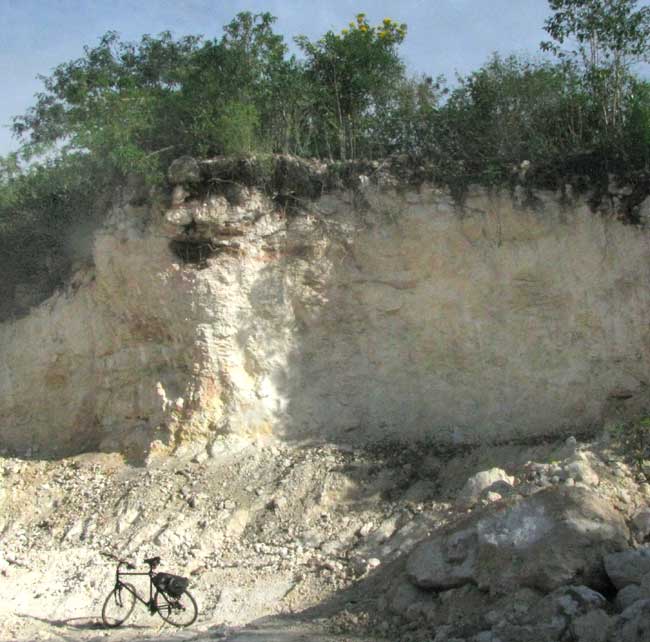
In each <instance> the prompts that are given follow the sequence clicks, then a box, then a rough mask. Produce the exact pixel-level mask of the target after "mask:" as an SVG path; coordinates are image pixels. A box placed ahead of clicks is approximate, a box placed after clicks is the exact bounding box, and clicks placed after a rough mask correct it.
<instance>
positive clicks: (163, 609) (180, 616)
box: [156, 591, 199, 627]
mask: <svg viewBox="0 0 650 642" xmlns="http://www.w3.org/2000/svg"><path fill="white" fill-rule="evenodd" d="M156 610H157V611H158V615H160V617H161V618H162V619H163V620H165V622H169V623H170V624H172V625H173V626H178V627H183V626H190V624H194V622H195V621H196V616H197V615H198V613H199V609H198V607H197V606H196V600H195V599H194V598H193V597H192V595H191V593H190V592H189V591H184V592H183V594H182V595H181V596H180V597H172V596H171V595H167V593H163V592H162V591H158V593H156Z"/></svg>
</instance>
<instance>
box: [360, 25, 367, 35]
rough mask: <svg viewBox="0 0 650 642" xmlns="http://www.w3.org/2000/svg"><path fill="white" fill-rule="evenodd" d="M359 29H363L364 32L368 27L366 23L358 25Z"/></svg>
mask: <svg viewBox="0 0 650 642" xmlns="http://www.w3.org/2000/svg"><path fill="white" fill-rule="evenodd" d="M359 31H363V32H364V33H365V32H366V31H368V27H367V25H361V26H360V27H359Z"/></svg>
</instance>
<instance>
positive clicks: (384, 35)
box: [379, 31, 388, 38]
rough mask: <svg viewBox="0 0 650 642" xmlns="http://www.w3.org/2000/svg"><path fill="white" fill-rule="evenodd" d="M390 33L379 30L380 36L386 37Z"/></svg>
mask: <svg viewBox="0 0 650 642" xmlns="http://www.w3.org/2000/svg"><path fill="white" fill-rule="evenodd" d="M387 35H388V34H387V33H386V32H385V31H380V32H379V37H380V38H385V37H386V36H387Z"/></svg>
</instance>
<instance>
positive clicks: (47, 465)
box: [0, 436, 650, 642]
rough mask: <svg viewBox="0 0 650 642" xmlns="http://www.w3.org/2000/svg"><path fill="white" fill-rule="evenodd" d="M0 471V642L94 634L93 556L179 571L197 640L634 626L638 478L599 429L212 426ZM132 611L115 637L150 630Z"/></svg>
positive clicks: (4, 463) (648, 513) (638, 619)
mask: <svg viewBox="0 0 650 642" xmlns="http://www.w3.org/2000/svg"><path fill="white" fill-rule="evenodd" d="M506 462H507V463H506ZM0 484H1V485H0V506H1V508H2V511H1V513H0V532H1V533H2V539H1V540H0V590H1V591H2V594H3V596H4V598H3V602H4V604H3V606H4V608H5V609H6V612H7V613H8V616H7V617H6V618H5V619H3V621H2V622H0V639H2V640H14V639H46V638H49V639H57V638H60V639H66V640H71V639H91V638H93V636H96V635H97V631H96V630H95V628H94V623H96V622H97V617H98V615H99V613H100V611H101V605H102V602H103V600H104V598H105V596H106V594H107V593H108V592H109V590H110V588H111V584H112V574H113V573H114V567H111V566H110V565H107V564H106V562H105V560H104V559H103V558H102V557H101V556H100V553H101V552H102V551H111V552H113V553H116V554H118V555H120V556H122V557H126V558H129V559H132V560H134V561H136V562H141V561H142V559H144V557H146V556H150V555H154V554H155V555H160V556H161V557H162V558H163V561H164V562H165V566H164V567H163V569H162V570H168V571H171V572H177V573H180V574H184V575H187V576H189V577H190V579H191V590H192V592H193V594H194V595H195V596H196V597H197V599H198V602H199V608H200V618H199V621H198V623H197V625H196V626H195V628H194V631H195V632H196V635H199V638H197V639H204V638H202V637H200V636H201V635H205V639H210V638H211V637H215V636H216V635H221V636H222V639H225V638H226V637H228V636H237V635H238V633H237V630H239V629H241V627H245V626H246V625H247V624H249V623H251V622H255V621H256V620H259V618H262V617H265V616H273V615H278V614H282V615H283V616H287V615H289V614H294V615H295V616H296V617H298V618H302V619H304V620H309V621H310V622H311V623H312V624H313V623H314V622H318V623H319V624H318V625H319V626H320V627H321V628H322V629H323V630H324V631H327V632H328V634H345V635H347V636H352V635H354V636H361V638H363V639H368V640H378V639H389V640H403V641H404V642H406V641H408V640H413V641H415V640H418V641H420V640H421V641H432V640H435V642H443V641H448V642H451V641H456V642H459V641H461V640H462V641H464V642H526V641H527V640H530V641H531V642H533V640H534V641H535V642H545V641H547V642H554V641H556V640H557V641H560V640H575V641H578V642H587V641H589V642H599V641H601V642H606V641H611V642H613V641H614V640H616V641H617V642H642V641H643V642H647V640H648V639H649V638H648V631H649V630H650V628H649V627H650V550H649V549H646V548H645V544H646V542H647V541H648V539H649V538H650V509H649V508H648V505H649V504H648V502H649V501H650V484H649V483H648V480H647V479H646V478H645V476H644V475H643V474H642V473H640V472H639V471H638V470H637V469H635V468H634V467H633V466H631V465H628V464H627V463H626V461H625V459H624V457H623V456H622V455H621V454H620V453H618V452H616V450H615V449H613V448H612V447H611V446H610V445H609V444H608V443H607V442H605V441H601V442H595V443H593V444H579V443H578V442H576V440H575V439H573V438H571V439H569V440H567V441H566V442H557V443H540V444H537V445H534V446H531V445H528V446H526V445H513V444H508V445H503V446H494V447H491V448H485V447H483V448H480V449H465V450H464V451H462V452H449V451H440V450H438V449H437V448H436V447H435V446H433V445H427V444H415V443H410V444H396V443H389V444H383V445H379V446H373V447H372V448H368V449H365V450H362V449H352V448H349V447H345V446H340V445H338V446H337V445H332V444H329V445H312V446H304V445H303V446H298V445H291V444H286V443H280V442H268V443H265V444H261V443H250V442H248V441H245V440H243V439H241V438H237V437H234V436H222V437H219V438H218V439H217V440H216V441H215V442H214V443H213V444H212V445H211V447H210V448H209V449H207V450H205V451H203V450H202V451H200V452H197V453H194V454H193V455H189V456H188V457H186V458H174V457H172V458H165V459H162V460H160V461H150V462H148V464H147V465H146V466H139V467H138V466H132V465H129V464H128V463H125V462H124V461H123V460H122V458H121V457H120V456H119V455H116V454H86V455H80V456H77V457H73V458H69V459H66V460H61V461H37V460H30V461H27V460H17V459H3V460H0ZM141 588H143V589H144V585H142V587H141ZM140 617H141V619H138V618H137V617H136V618H134V620H133V624H134V625H135V626H134V627H132V628H127V629H125V630H124V633H123V634H124V635H125V636H127V638H130V637H133V638H137V637H141V636H144V635H148V634H151V633H152V628H151V627H152V626H153V625H152V621H151V620H149V619H146V618H148V616H147V615H146V614H144V610H143V614H142V615H141V616H140ZM75 622H76V623H77V624H78V623H79V622H84V623H86V624H87V626H86V625H84V626H77V625H76V624H75ZM145 625H146V626H145ZM244 630H245V629H244ZM324 635H325V634H324ZM364 636H365V637H364ZM361 638H356V637H355V639H361ZM120 639H121V638H120ZM232 639H239V638H237V637H233V638H232ZM241 639H245V638H241Z"/></svg>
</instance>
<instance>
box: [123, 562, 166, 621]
mask: <svg viewBox="0 0 650 642" xmlns="http://www.w3.org/2000/svg"><path fill="white" fill-rule="evenodd" d="M123 563H124V562H120V563H119V564H118V565H117V569H116V571H115V588H116V589H118V588H119V589H126V590H127V591H128V592H129V593H131V594H132V595H133V596H134V597H135V599H136V600H138V602H142V604H144V605H145V606H146V607H147V608H148V609H149V610H150V611H151V612H152V613H155V611H156V609H155V608H154V594H153V586H154V583H153V569H151V568H150V569H149V571H148V572H147V573H129V572H128V571H120V566H122V564H123ZM123 575H146V576H147V577H148V578H149V601H148V602H145V601H144V600H143V599H142V598H141V597H140V595H139V593H138V592H137V591H136V590H135V588H133V589H131V588H130V587H129V585H128V584H125V583H124V582H122V581H121V580H120V577H122V576H123ZM156 593H158V589H157V588H156Z"/></svg>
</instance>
